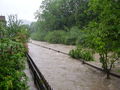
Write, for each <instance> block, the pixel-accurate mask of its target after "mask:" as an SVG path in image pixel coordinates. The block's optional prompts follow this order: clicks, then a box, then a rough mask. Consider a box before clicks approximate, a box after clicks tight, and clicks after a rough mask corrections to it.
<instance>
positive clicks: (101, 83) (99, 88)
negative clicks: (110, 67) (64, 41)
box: [29, 41, 120, 90]
mask: <svg viewBox="0 0 120 90" xmlns="http://www.w3.org/2000/svg"><path fill="white" fill-rule="evenodd" d="M33 43H36V44H40V45H45V46H48V47H51V48H54V49H57V50H62V51H64V52H69V50H70V49H72V48H74V47H73V46H65V45H60V44H48V43H43V42H37V41H33ZM29 54H30V55H31V57H32V58H33V60H34V62H35V63H36V65H37V66H38V68H39V69H40V71H41V72H42V74H43V75H44V76H45V78H46V79H47V81H48V82H49V84H50V85H51V87H53V89H54V90H120V85H119V83H120V80H118V79H117V78H113V77H112V79H111V80H106V79H105V75H104V74H103V73H102V72H99V71H97V70H94V69H92V68H90V67H88V66H86V65H83V64H81V62H79V61H77V60H74V59H72V58H70V57H69V56H67V55H64V54H61V53H57V52H55V51H52V50H48V49H45V48H42V47H39V46H36V45H34V44H29Z"/></svg>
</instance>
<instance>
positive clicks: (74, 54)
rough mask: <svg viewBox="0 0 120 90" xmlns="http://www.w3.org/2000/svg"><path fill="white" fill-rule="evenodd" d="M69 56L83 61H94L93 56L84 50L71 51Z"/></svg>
mask: <svg viewBox="0 0 120 90" xmlns="http://www.w3.org/2000/svg"><path fill="white" fill-rule="evenodd" d="M69 55H70V56H71V57H72V58H75V59H83V60H85V61H94V58H93V54H92V53H91V52H90V51H89V50H85V49H82V48H77V49H74V50H71V51H70V52H69Z"/></svg>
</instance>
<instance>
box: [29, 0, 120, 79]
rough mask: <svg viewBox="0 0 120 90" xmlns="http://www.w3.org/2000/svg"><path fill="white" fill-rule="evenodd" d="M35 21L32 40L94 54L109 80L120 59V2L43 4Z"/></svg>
mask: <svg viewBox="0 0 120 90" xmlns="http://www.w3.org/2000/svg"><path fill="white" fill-rule="evenodd" d="M36 18H37V20H38V21H37V22H34V23H32V24H31V29H32V30H31V32H32V33H33V34H32V39H36V40H43V41H48V42H51V43H63V44H72V45H74V44H78V45H81V46H82V47H83V48H84V49H83V50H85V48H87V49H88V50H89V49H92V50H94V51H95V52H96V53H98V54H99V55H100V58H99V60H100V62H101V64H102V68H103V69H104V70H105V72H107V77H108V78H109V72H110V71H111V69H112V68H113V65H114V63H115V62H116V61H118V60H119V59H120V0H44V1H43V3H42V5H41V6H40V9H39V10H37V12H36ZM40 38H41V39H40ZM76 51H78V50H73V51H71V52H70V53H72V54H71V55H72V56H73V57H74V55H73V53H76ZM79 54H81V50H80V51H79ZM76 55H77V53H76ZM76 55H75V57H76ZM77 56H78V55H77ZM78 57H81V55H80V56H78ZM82 58H83V57H82Z"/></svg>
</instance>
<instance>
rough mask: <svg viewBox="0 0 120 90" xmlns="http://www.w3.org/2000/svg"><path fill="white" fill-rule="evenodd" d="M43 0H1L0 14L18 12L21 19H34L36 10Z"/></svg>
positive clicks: (6, 14)
mask: <svg viewBox="0 0 120 90" xmlns="http://www.w3.org/2000/svg"><path fill="white" fill-rule="evenodd" d="M42 1H43V0H0V15H5V16H8V15H10V14H17V15H18V18H19V19H26V20H30V21H33V20H35V19H34V12H35V11H36V10H38V8H39V6H40V4H41V2H42Z"/></svg>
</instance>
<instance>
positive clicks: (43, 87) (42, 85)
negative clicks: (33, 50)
mask: <svg viewBox="0 0 120 90" xmlns="http://www.w3.org/2000/svg"><path fill="white" fill-rule="evenodd" d="M26 56H27V60H28V65H29V68H30V70H31V73H32V76H33V79H34V83H35V85H36V87H37V89H38V90H53V89H52V88H51V86H50V85H49V84H48V82H47V81H46V79H45V78H44V76H43V75H42V73H41V72H40V71H39V69H38V68H37V66H36V65H35V63H34V62H33V60H32V58H31V57H30V55H29V54H26Z"/></svg>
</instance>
